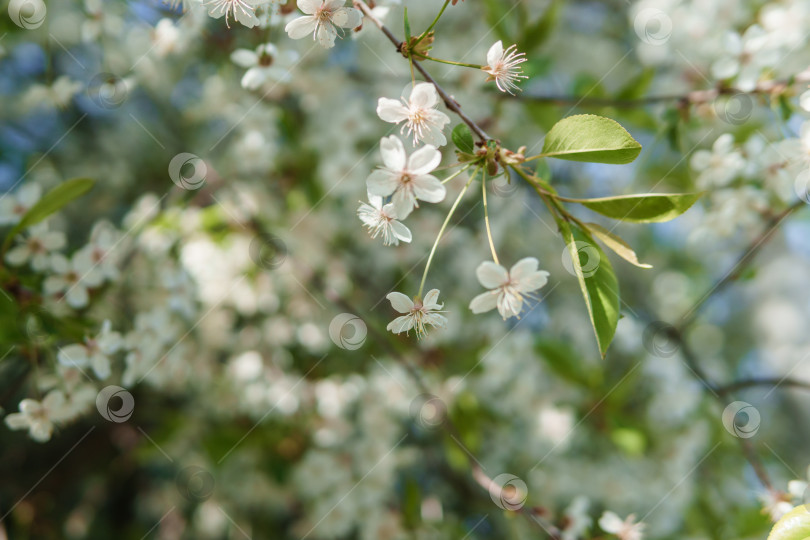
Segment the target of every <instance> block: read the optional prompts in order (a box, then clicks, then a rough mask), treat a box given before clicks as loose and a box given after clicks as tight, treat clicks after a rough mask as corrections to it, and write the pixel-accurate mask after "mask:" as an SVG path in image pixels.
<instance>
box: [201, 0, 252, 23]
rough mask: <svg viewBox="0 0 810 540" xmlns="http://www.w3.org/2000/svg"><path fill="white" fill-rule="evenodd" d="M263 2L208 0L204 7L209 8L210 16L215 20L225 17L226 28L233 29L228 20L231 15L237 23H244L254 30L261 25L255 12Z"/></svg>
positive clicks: (250, 0)
mask: <svg viewBox="0 0 810 540" xmlns="http://www.w3.org/2000/svg"><path fill="white" fill-rule="evenodd" d="M261 3H262V0H208V1H207V2H204V3H203V5H204V6H206V7H207V8H208V15H210V16H211V17H213V18H215V19H219V18H220V17H222V16H223V15H224V16H225V26H227V27H228V28H230V27H231V24H230V21H229V20H228V19H229V18H230V16H231V15H233V18H234V20H235V21H236V22H239V23H242V24H244V25H245V26H247V27H248V28H253V27H254V26H256V25H257V24H259V18H258V17H256V14H255V13H254V10H255V9H256V6H257V5H259V4H261Z"/></svg>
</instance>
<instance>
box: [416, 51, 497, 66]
mask: <svg viewBox="0 0 810 540" xmlns="http://www.w3.org/2000/svg"><path fill="white" fill-rule="evenodd" d="M413 55H414V56H416V57H417V58H420V59H422V60H430V61H432V62H439V63H440V64H448V65H451V66H460V67H468V68H473V69H481V68H483V66H479V65H478V64H467V63H465V62H454V61H453V60H442V59H441V58H435V57H433V56H427V55H424V54H419V53H413Z"/></svg>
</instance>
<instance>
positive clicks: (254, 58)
mask: <svg viewBox="0 0 810 540" xmlns="http://www.w3.org/2000/svg"><path fill="white" fill-rule="evenodd" d="M297 58H298V55H297V54H296V53H295V52H294V51H287V52H286V53H283V54H282V53H279V51H278V49H277V48H276V46H275V45H273V44H272V43H263V44H262V45H259V46H258V47H256V50H253V51H252V50H250V49H236V50H235V51H233V53H231V61H232V62H233V63H234V64H236V65H237V66H240V67H243V68H246V69H247V71H246V72H245V74H244V76H243V77H242V81H241V84H242V88H245V89H247V90H255V89H257V88H259V87H260V86H262V85H263V84H264V83H266V82H268V81H278V82H287V81H289V80H290V70H289V66H291V65H292V64H293V63H294V62H295V60H296V59H297Z"/></svg>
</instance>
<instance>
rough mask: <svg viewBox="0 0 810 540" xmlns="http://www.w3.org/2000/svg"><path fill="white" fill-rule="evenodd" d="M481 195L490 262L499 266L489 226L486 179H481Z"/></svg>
mask: <svg viewBox="0 0 810 540" xmlns="http://www.w3.org/2000/svg"><path fill="white" fill-rule="evenodd" d="M481 193H482V194H483V196H484V223H485V224H486V227H487V238H489V249H490V250H491V251H492V260H493V261H495V264H501V263H500V262H499V261H498V254H497V253H495V242H493V241H492V229H491V228H490V226H489V207H488V206H487V182H486V177H484V178H481Z"/></svg>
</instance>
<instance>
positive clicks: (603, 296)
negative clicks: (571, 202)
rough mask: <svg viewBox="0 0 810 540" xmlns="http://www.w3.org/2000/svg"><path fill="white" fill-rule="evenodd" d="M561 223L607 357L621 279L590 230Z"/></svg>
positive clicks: (613, 328) (599, 343) (586, 303)
mask: <svg viewBox="0 0 810 540" xmlns="http://www.w3.org/2000/svg"><path fill="white" fill-rule="evenodd" d="M558 224H559V226H560V232H561V233H562V236H563V240H564V241H565V244H566V246H567V247H568V253H569V254H570V255H571V260H572V262H573V265H572V267H573V270H574V272H575V273H576V276H577V280H579V288H580V289H581V290H582V296H583V297H584V298H585V306H586V307H587V308H588V315H589V316H590V318H591V325H592V326H593V330H594V333H595V334H596V343H597V345H598V346H599V352H600V353H601V354H602V358H604V357H605V354H606V353H607V348H608V346H609V345H610V342H611V341H612V340H613V335H614V334H615V333H616V325H617V324H618V322H619V282H618V281H617V280H616V274H615V273H614V272H613V267H612V266H611V265H610V260H608V258H607V256H606V255H605V254H604V252H603V251H602V250H601V249H600V248H599V245H598V244H597V243H596V242H595V241H594V240H593V238H591V236H590V235H589V234H588V233H586V232H585V231H583V230H581V229H580V228H579V227H577V226H576V225H573V224H569V223H568V222H567V221H565V220H560V221H559V222H558Z"/></svg>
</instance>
